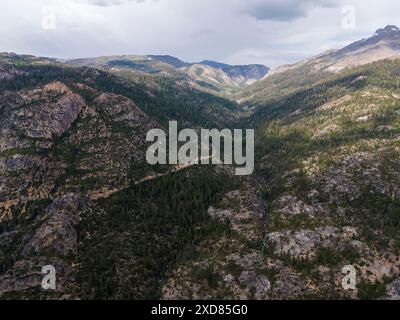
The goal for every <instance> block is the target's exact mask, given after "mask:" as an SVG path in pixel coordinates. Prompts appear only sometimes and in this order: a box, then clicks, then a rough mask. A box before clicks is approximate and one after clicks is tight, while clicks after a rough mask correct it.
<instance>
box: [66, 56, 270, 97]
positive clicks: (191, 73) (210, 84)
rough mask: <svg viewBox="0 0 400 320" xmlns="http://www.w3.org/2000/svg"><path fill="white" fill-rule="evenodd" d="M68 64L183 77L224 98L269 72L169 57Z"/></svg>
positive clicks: (107, 58)
mask: <svg viewBox="0 0 400 320" xmlns="http://www.w3.org/2000/svg"><path fill="white" fill-rule="evenodd" d="M69 64H74V65H79V66H90V67H103V68H108V69H112V70H113V71H116V72H118V71H122V70H130V71H138V72H143V73H147V74H157V73H162V74H167V75H171V76H173V75H176V74H177V73H178V74H181V75H182V74H184V75H186V76H188V81H189V82H191V83H192V85H194V86H195V87H196V88H199V89H201V90H206V91H211V92H214V93H215V92H218V93H225V94H227V93H230V92H232V91H234V90H237V89H239V88H242V87H244V86H247V85H250V84H252V83H254V82H256V81H258V80H260V79H262V78H263V77H265V75H267V73H268V71H269V68H268V67H266V66H263V65H258V64H255V65H242V66H231V65H228V64H224V63H220V62H215V61H209V60H204V61H202V62H199V63H188V62H184V61H182V60H180V59H178V58H176V57H172V56H169V55H146V56H138V55H124V56H105V57H96V58H85V59H75V60H70V61H69Z"/></svg>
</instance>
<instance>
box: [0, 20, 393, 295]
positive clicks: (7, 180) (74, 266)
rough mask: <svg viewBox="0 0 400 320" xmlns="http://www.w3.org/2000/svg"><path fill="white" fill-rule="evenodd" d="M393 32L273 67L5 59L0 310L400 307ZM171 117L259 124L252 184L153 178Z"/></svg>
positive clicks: (202, 175)
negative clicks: (95, 305) (240, 303)
mask: <svg viewBox="0 0 400 320" xmlns="http://www.w3.org/2000/svg"><path fill="white" fill-rule="evenodd" d="M399 35H400V30H399V29H398V28H397V27H395V26H387V27H385V28H383V29H379V30H377V31H376V33H375V34H374V35H372V37H370V38H368V39H364V40H361V41H357V42H355V43H353V44H350V45H349V46H346V47H345V48H343V49H340V50H331V51H329V52H325V53H322V54H320V55H318V56H316V57H312V58H310V59H307V60H305V61H301V62H299V63H295V64H292V65H289V66H282V67H278V68H276V69H272V70H271V71H270V70H269V69H268V68H267V67H264V66H260V65H248V66H230V65H227V64H222V63H218V62H213V61H206V60H205V61H202V62H200V63H186V62H183V61H181V60H179V59H177V58H174V57H171V56H158V55H149V56H134V55H130V56H109V57H98V58H87V59H76V60H70V61H60V60H58V59H53V58H43V57H42V58H41V57H34V56H27V55H18V54H14V53H2V54H0V132H1V135H0V298H1V299H65V300H67V299H259V300H265V299H397V300H398V299H400V232H399V231H400V230H399V229H400V188H399V186H400V174H399V172H400V81H399V79H400V60H399V59H398V58H399V57H400V55H399V52H400V51H399V50H398V48H400V46H399V45H400V38H399ZM170 120H177V121H178V124H179V126H180V127H181V128H195V129H199V128H254V129H255V131H256V145H255V151H256V152H255V162H256V169H255V173H254V174H253V175H252V176H249V177H237V176H234V175H233V173H232V168H231V166H229V165H218V166H189V167H180V166H174V165H170V166H169V165H166V166H150V165H148V164H147V162H146V160H145V153H146V149H147V144H146V143H145V136H146V133H147V132H148V131H149V130H150V129H153V128H165V127H167V125H168V121H170ZM45 265H53V266H54V267H55V269H56V270H57V287H56V290H48V291H45V290H43V289H42V288H41V286H40V284H41V280H42V273H41V270H42V267H43V266H45ZM348 265H351V266H354V268H355V270H356V274H357V287H356V290H345V289H344V288H343V287H342V278H343V274H342V270H343V267H344V266H348Z"/></svg>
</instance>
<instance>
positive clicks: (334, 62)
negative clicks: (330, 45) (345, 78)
mask: <svg viewBox="0 0 400 320" xmlns="http://www.w3.org/2000/svg"><path fill="white" fill-rule="evenodd" d="M399 57H400V29H399V28H398V27H396V26H393V25H388V26H386V27H385V28H382V29H378V30H377V31H376V32H375V33H374V34H373V35H372V36H371V37H369V38H366V39H362V40H360V41H356V42H354V43H351V44H350V45H348V46H346V47H344V48H342V49H339V50H329V51H327V52H325V53H322V54H320V55H317V56H315V57H313V58H311V59H307V60H304V61H301V62H299V63H295V64H293V65H287V66H281V67H279V68H277V69H275V70H272V71H271V73H270V74H274V73H277V72H281V71H285V70H288V69H293V68H296V67H299V66H302V65H305V64H308V65H312V66H313V68H314V69H315V70H317V71H319V70H328V71H331V72H338V71H341V70H343V69H344V68H349V67H356V66H361V65H364V64H367V63H371V62H374V61H379V60H383V59H396V58H399Z"/></svg>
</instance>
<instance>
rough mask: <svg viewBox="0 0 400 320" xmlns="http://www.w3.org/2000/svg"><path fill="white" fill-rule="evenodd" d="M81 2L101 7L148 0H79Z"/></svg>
mask: <svg viewBox="0 0 400 320" xmlns="http://www.w3.org/2000/svg"><path fill="white" fill-rule="evenodd" d="M79 1H80V2H85V3H89V4H91V5H94V6H99V7H110V6H118V5H122V4H126V3H129V2H137V3H141V2H145V1H146V0H79Z"/></svg>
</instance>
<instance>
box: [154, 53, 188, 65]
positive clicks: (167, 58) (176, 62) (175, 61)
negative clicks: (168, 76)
mask: <svg viewBox="0 0 400 320" xmlns="http://www.w3.org/2000/svg"><path fill="white" fill-rule="evenodd" d="M147 58H148V59H150V60H155V61H159V62H163V63H167V64H169V65H171V66H173V67H175V68H182V67H186V66H188V65H189V63H187V62H184V61H182V60H180V59H178V58H175V57H172V56H168V55H148V56H147Z"/></svg>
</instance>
